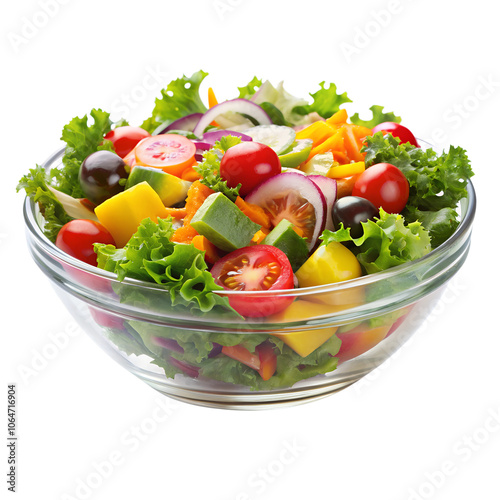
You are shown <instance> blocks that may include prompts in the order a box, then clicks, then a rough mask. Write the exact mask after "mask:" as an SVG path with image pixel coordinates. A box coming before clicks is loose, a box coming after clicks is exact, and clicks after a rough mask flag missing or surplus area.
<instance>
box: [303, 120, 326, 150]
mask: <svg viewBox="0 0 500 500" xmlns="http://www.w3.org/2000/svg"><path fill="white" fill-rule="evenodd" d="M334 133H335V129H334V128H333V127H331V126H330V125H328V123H326V122H323V121H318V122H314V123H311V125H308V126H307V127H306V128H303V129H302V130H299V131H298V132H297V134H296V135H295V138H296V139H311V140H312V141H313V148H315V147H316V146H317V145H318V144H320V143H322V142H323V141H324V140H326V139H327V138H328V137H330V136H331V135H332V134H334Z"/></svg>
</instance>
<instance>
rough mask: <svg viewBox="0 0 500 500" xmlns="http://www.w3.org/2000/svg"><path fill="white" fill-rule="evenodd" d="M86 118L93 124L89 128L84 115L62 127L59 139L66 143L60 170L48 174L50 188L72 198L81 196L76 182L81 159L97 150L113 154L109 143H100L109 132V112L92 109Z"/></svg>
mask: <svg viewBox="0 0 500 500" xmlns="http://www.w3.org/2000/svg"><path fill="white" fill-rule="evenodd" d="M90 116H91V117H92V118H93V121H94V123H93V124H92V125H88V117H87V115H85V116H84V117H83V118H79V117H78V116H76V117H75V118H73V119H72V120H71V121H70V122H69V123H68V124H67V125H65V126H64V127H63V130H62V137H61V139H62V140H63V141H64V142H65V143H66V150H65V153H64V156H63V159H62V162H63V167H62V168H54V169H52V170H51V172H50V178H51V183H52V184H53V185H54V187H56V188H57V189H58V190H59V191H62V192H63V193H66V194H69V195H70V196H73V198H84V197H85V195H84V193H83V191H82V188H81V187H80V182H79V181H78V172H79V170H80V165H81V164H82V162H83V160H85V158H87V156H89V155H90V154H92V153H95V152H96V151H99V150H101V149H105V150H107V151H113V152H114V147H113V143H112V142H111V141H107V140H103V138H104V135H106V134H107V133H108V132H109V131H110V130H111V124H112V122H111V120H110V119H109V113H106V112H105V111H102V110H101V109H93V110H92V111H91V112H90Z"/></svg>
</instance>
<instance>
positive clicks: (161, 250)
mask: <svg viewBox="0 0 500 500" xmlns="http://www.w3.org/2000/svg"><path fill="white" fill-rule="evenodd" d="M173 231H174V229H173V227H172V221H171V220H170V219H158V223H157V224H155V223H154V222H153V221H151V219H145V220H143V221H142V223H141V224H140V226H139V228H138V229H137V232H136V233H135V234H134V235H133V236H132V238H131V239H130V240H129V242H128V243H127V244H126V245H125V247H124V248H115V247H114V246H113V245H104V244H102V243H96V244H95V245H94V249H95V251H96V252H97V264H98V267H99V268H101V269H104V270H106V271H110V272H113V273H115V274H116V275H117V278H118V280H119V281H122V280H123V279H125V278H126V277H128V278H134V279H138V280H142V281H149V282H153V283H158V284H160V285H162V286H163V287H164V288H165V289H166V290H168V292H169V296H170V304H165V308H170V309H173V308H176V309H178V308H179V307H180V308H184V309H187V310H193V311H195V312H196V313H199V312H201V313H206V312H208V311H211V310H212V309H213V308H214V307H219V306H220V307H222V308H223V309H227V310H231V308H230V307H229V303H228V300H227V298H226V297H221V296H219V295H217V294H214V293H212V292H213V291H215V290H221V289H222V288H221V287H220V286H218V285H216V284H215V282H214V279H213V277H212V275H211V274H210V272H209V271H208V270H207V265H206V263H205V260H204V257H203V252H202V251H200V250H198V249H197V248H195V247H194V246H193V245H186V244H183V243H174V242H172V241H170V237H171V236H172V234H173ZM122 291H123V289H120V288H119V287H118V288H117V293H118V294H119V295H120V296H121V299H122V301H123V302H127V303H129V304H133V303H135V301H137V303H144V302H145V301H146V302H147V301H148V300H149V299H148V296H147V295H144V294H143V293H142V292H141V293H139V292H137V291H135V290H133V289H132V290H129V292H124V295H121V293H122ZM126 293H129V294H128V295H125V294H126Z"/></svg>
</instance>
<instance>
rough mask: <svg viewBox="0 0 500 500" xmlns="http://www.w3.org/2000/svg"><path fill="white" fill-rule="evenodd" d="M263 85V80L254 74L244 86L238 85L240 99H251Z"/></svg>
mask: <svg viewBox="0 0 500 500" xmlns="http://www.w3.org/2000/svg"><path fill="white" fill-rule="evenodd" d="M261 85H262V80H260V79H259V78H257V77H256V76H254V77H253V78H252V79H251V80H250V81H249V82H248V83H247V85H245V86H244V87H238V91H239V95H238V98H239V99H250V97H252V96H253V95H254V94H255V92H257V90H259V88H260V86H261Z"/></svg>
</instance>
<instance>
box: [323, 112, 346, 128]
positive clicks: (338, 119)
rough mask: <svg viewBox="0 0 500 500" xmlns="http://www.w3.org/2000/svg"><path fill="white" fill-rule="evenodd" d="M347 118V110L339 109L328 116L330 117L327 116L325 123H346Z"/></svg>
mask: <svg viewBox="0 0 500 500" xmlns="http://www.w3.org/2000/svg"><path fill="white" fill-rule="evenodd" d="M347 118H348V116H347V111H346V110H345V109H341V110H340V111H337V112H336V113H334V114H333V115H332V116H330V118H327V119H326V123H328V125H341V124H343V123H347Z"/></svg>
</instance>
